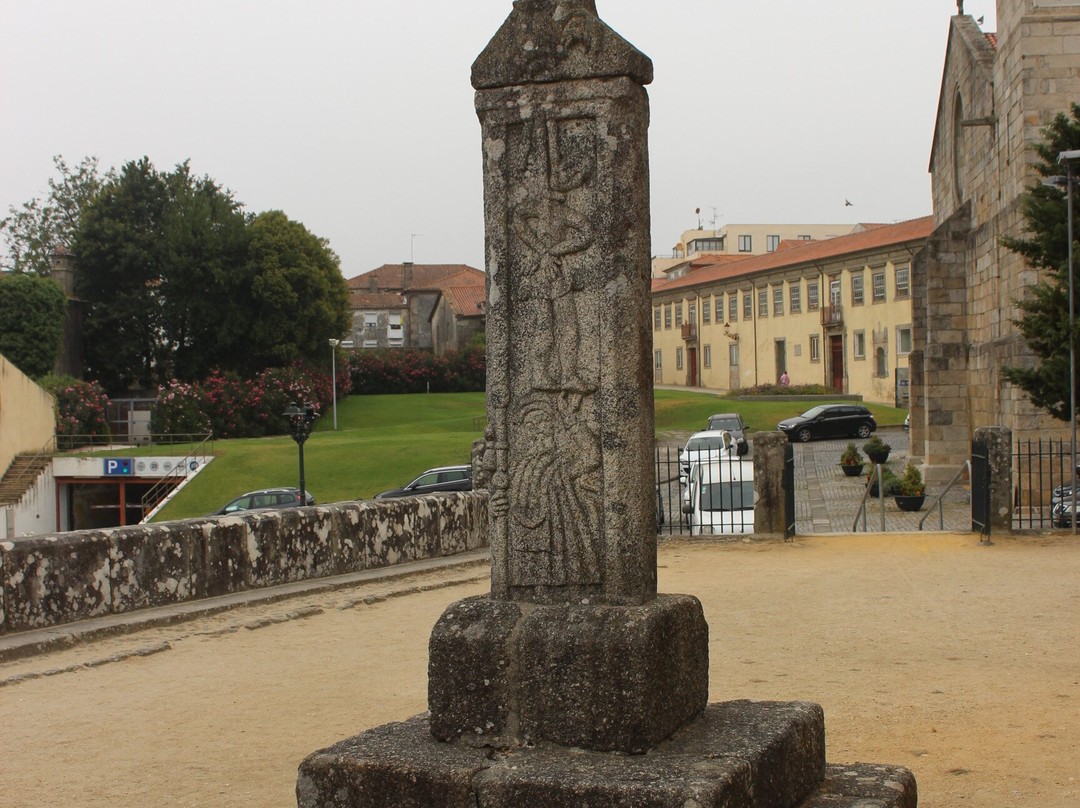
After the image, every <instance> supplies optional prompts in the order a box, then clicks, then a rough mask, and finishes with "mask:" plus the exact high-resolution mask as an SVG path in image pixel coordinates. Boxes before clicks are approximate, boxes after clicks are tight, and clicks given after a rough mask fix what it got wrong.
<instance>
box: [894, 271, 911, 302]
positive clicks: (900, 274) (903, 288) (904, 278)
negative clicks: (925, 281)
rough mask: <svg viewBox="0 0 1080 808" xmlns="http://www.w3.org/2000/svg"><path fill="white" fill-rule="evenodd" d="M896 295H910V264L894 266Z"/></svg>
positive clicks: (899, 296)
mask: <svg viewBox="0 0 1080 808" xmlns="http://www.w3.org/2000/svg"><path fill="white" fill-rule="evenodd" d="M896 296H897V297H898V298H905V297H910V296H911V265H910V264H903V265H901V266H898V267H897V268H896Z"/></svg>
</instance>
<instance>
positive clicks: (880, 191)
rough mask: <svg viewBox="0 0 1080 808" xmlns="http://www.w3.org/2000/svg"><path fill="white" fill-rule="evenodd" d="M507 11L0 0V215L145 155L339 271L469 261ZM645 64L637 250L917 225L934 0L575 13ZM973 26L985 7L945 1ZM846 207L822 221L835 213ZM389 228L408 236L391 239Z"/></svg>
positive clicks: (942, 27)
mask: <svg viewBox="0 0 1080 808" xmlns="http://www.w3.org/2000/svg"><path fill="white" fill-rule="evenodd" d="M511 6H512V3H511V0H306V2H302V3H300V2H295V0H182V2H181V1H180V0H155V1H154V2H147V1H146V0H0V88H2V89H0V216H2V215H6V213H7V210H8V208H9V206H11V205H17V204H20V203H22V202H24V201H26V200H28V199H30V198H32V197H35V196H40V195H43V194H44V193H45V192H46V191H47V190H48V187H47V180H48V178H49V176H51V175H52V172H53V166H52V156H53V155H55V154H61V155H63V156H64V157H65V158H66V159H67V160H68V162H69V163H77V162H78V161H79V160H80V159H81V158H82V157H84V156H86V155H96V156H97V157H99V158H100V160H101V162H102V165H104V166H110V165H111V166H120V165H122V164H123V163H125V162H127V161H129V160H133V159H137V158H139V157H141V156H143V155H146V156H148V157H149V158H150V160H151V161H152V162H153V163H154V164H155V165H156V166H157V167H158V168H159V169H162V170H165V169H169V168H171V167H172V166H173V165H175V164H176V163H177V162H180V161H182V160H185V159H188V158H190V160H191V165H192V168H193V170H194V171H195V172H196V173H198V174H208V175H210V176H211V177H213V178H214V179H215V180H217V181H218V182H219V183H221V184H222V185H224V186H226V187H228V188H230V189H231V190H232V191H233V193H234V195H235V196H236V198H237V199H239V200H240V201H241V202H243V203H244V204H245V206H246V208H247V209H248V210H249V211H252V212H259V211H263V210H269V209H280V210H283V211H285V213H286V214H287V215H288V216H289V217H290V218H292V219H297V220H299V221H301V222H303V223H304V224H305V225H306V226H307V227H308V229H309V230H311V231H312V232H314V233H316V234H317V235H319V236H323V237H324V238H326V239H328V240H329V242H330V244H331V246H332V247H333V249H334V250H335V251H336V252H337V253H338V255H339V256H340V257H341V263H342V272H343V273H344V274H345V276H346V277H352V276H354V275H358V274H360V273H361V272H366V271H367V270H369V269H372V268H374V267H376V266H378V265H380V264H383V263H400V262H401V261H407V260H409V259H410V257H412V258H413V259H414V260H415V261H416V262H417V263H465V264H470V265H472V266H475V267H478V268H483V210H482V194H483V191H482V187H483V186H482V177H481V165H480V127H479V124H478V122H477V119H476V115H475V112H474V111H473V91H472V88H471V86H470V84H469V69H470V66H471V64H472V61H473V59H475V57H476V56H477V54H479V52H480V51H481V50H482V49H483V48H484V46H485V45H486V44H487V42H488V40H489V39H490V38H491V36H492V35H493V34H494V33H495V31H496V30H497V29H498V27H499V25H500V24H501V23H502V21H503V20H504V19H505V18H506V15H507V14H509V12H510V9H511ZM597 7H598V11H599V12H600V16H601V17H602V18H603V19H604V20H605V22H607V23H608V24H609V25H610V26H611V27H612V28H614V29H615V30H616V31H618V32H619V33H620V34H622V36H623V37H625V38H626V39H628V40H629V41H630V42H632V43H633V44H634V45H636V46H637V47H638V48H639V49H640V50H642V51H643V52H644V53H645V54H647V55H648V56H650V57H651V58H652V60H653V63H654V66H655V73H656V78H655V81H654V82H653V84H652V85H651V86H650V87H649V95H650V101H651V107H652V126H651V128H650V133H649V138H650V160H651V174H652V177H651V183H652V245H653V253H654V254H656V255H662V254H670V252H671V248H672V246H673V245H674V244H675V243H676V241H677V240H678V236H679V234H680V233H681V232H682V231H683V230H685V229H687V228H690V227H694V226H696V224H697V222H698V217H697V216H696V215H695V213H694V210H695V208H701V211H702V212H701V216H700V218H701V220H702V222H703V224H704V225H705V226H706V227H710V226H712V222H713V220H714V217H715V221H716V223H717V224H724V223H735V222H774V223H795V222H800V223H801V222H806V223H816V222H821V223H826V222H827V223H846V222H851V223H854V222H892V221H899V220H903V219H909V218H913V217H917V216H924V215H927V214H929V213H930V212H931V202H930V180H929V175H928V173H927V165H928V162H929V156H930V142H931V137H932V134H933V126H934V114H935V110H936V106H937V99H938V91H939V89H940V81H941V69H942V65H943V62H944V49H945V43H946V37H947V34H948V27H949V18H950V16H951V15H953V14H955V13H956V2H955V0H768V1H766V0H665V2H663V3H660V2H656V0H597ZM965 11H966V12H967V13H969V14H971V15H973V16H974V17H976V18H978V17H979V16H983V15H985V17H986V20H985V23H984V24H983V30H984V31H993V30H995V24H996V21H995V18H994V0H967V2H966V4H965ZM845 199H849V200H851V202H852V203H854V204H853V205H852V206H851V207H845V205H844V200H845ZM413 234H416V235H415V236H414V235H413Z"/></svg>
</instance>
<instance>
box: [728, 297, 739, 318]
mask: <svg viewBox="0 0 1080 808" xmlns="http://www.w3.org/2000/svg"><path fill="white" fill-rule="evenodd" d="M727 313H728V317H730V318H731V322H733V323H737V322H738V321H739V296H738V295H728V299H727Z"/></svg>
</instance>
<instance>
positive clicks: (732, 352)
mask: <svg viewBox="0 0 1080 808" xmlns="http://www.w3.org/2000/svg"><path fill="white" fill-rule="evenodd" d="M727 360H728V364H729V365H731V366H732V367H733V368H737V367H738V366H739V343H737V342H733V343H731V344H730V345H728V348H727Z"/></svg>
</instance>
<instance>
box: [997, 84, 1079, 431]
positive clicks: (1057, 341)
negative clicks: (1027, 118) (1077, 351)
mask: <svg viewBox="0 0 1080 808" xmlns="http://www.w3.org/2000/svg"><path fill="white" fill-rule="evenodd" d="M1042 133H1043V136H1044V137H1045V138H1046V139H1045V141H1044V142H1042V143H1039V144H1038V145H1036V146H1035V147H1034V149H1035V152H1036V154H1037V155H1038V157H1039V160H1038V162H1036V163H1035V165H1034V168H1035V170H1036V172H1038V174H1039V175H1040V176H1041V177H1044V178H1049V177H1054V176H1059V175H1061V174H1063V173H1064V172H1065V167H1064V166H1063V165H1061V164H1060V163H1058V154H1060V153H1061V152H1063V151H1068V150H1072V149H1080V105H1078V104H1073V105H1072V107H1071V110H1070V115H1066V114H1065V113H1059V114H1058V115H1057V117H1055V118H1054V120H1053V121H1051V123H1050V124H1049V125H1048V126H1047V127H1045V128H1044V129H1043V130H1042ZM1074 183H1075V180H1074ZM1077 190H1078V189H1077V188H1076V187H1075V185H1074V189H1073V204H1074V207H1078V206H1080V193H1077ZM1066 208H1067V205H1066V198H1065V190H1064V189H1063V188H1061V187H1058V186H1056V185H1044V184H1043V183H1042V182H1038V183H1035V184H1032V185H1030V186H1028V189H1027V192H1026V193H1025V194H1024V195H1023V196H1022V197H1021V199H1020V212H1021V214H1022V216H1023V218H1024V224H1025V230H1026V234H1025V235H1023V236H1005V237H1002V239H1001V243H1002V244H1003V245H1004V246H1005V247H1007V248H1008V249H1010V250H1012V251H1014V252H1016V253H1019V254H1020V255H1021V256H1023V258H1024V261H1025V262H1026V263H1027V264H1028V266H1030V267H1032V268H1034V269H1038V270H1040V271H1041V273H1042V277H1043V280H1041V281H1040V282H1039V283H1037V284H1034V285H1032V286H1030V287H1028V290H1027V292H1028V293H1027V295H1026V296H1025V297H1024V299H1022V300H1019V301H1017V306H1018V308H1019V309H1020V312H1021V315H1020V316H1019V317H1017V318H1016V319H1015V320H1014V321H1013V322H1014V323H1015V324H1016V326H1017V328H1019V330H1020V333H1021V335H1022V336H1023V337H1024V341H1025V342H1026V343H1027V346H1028V348H1030V350H1031V352H1032V353H1033V354H1034V355H1035V357H1036V360H1037V361H1036V363H1035V364H1034V366H1031V367H1003V368H1002V375H1003V376H1004V377H1005V379H1006V380H1007V381H1009V382H1011V383H1012V384H1015V385H1016V386H1018V387H1020V388H1021V389H1022V390H1024V392H1026V393H1027V394H1028V397H1029V398H1030V399H1031V402H1032V403H1033V404H1034V405H1035V406H1037V407H1040V408H1042V409H1045V410H1046V411H1047V412H1049V413H1050V414H1051V415H1053V416H1054V417H1055V418H1059V419H1061V420H1063V421H1068V420H1069V418H1070V412H1069V338H1070V328H1069V275H1068V272H1069V269H1068V262H1069V261H1068V254H1069V239H1068V221H1067V219H1068V215H1067V211H1066ZM1073 235H1074V239H1075V237H1076V236H1077V235H1080V230H1077V229H1076V225H1075V224H1074V234H1073ZM1073 249H1074V252H1076V253H1078V254H1080V245H1077V244H1074V247H1073ZM1073 273H1074V274H1073V279H1074V281H1073V282H1074V284H1077V285H1078V286H1080V279H1077V277H1076V271H1075V267H1074V268H1073ZM1078 308H1080V307H1078ZM1074 338H1075V333H1074Z"/></svg>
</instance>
